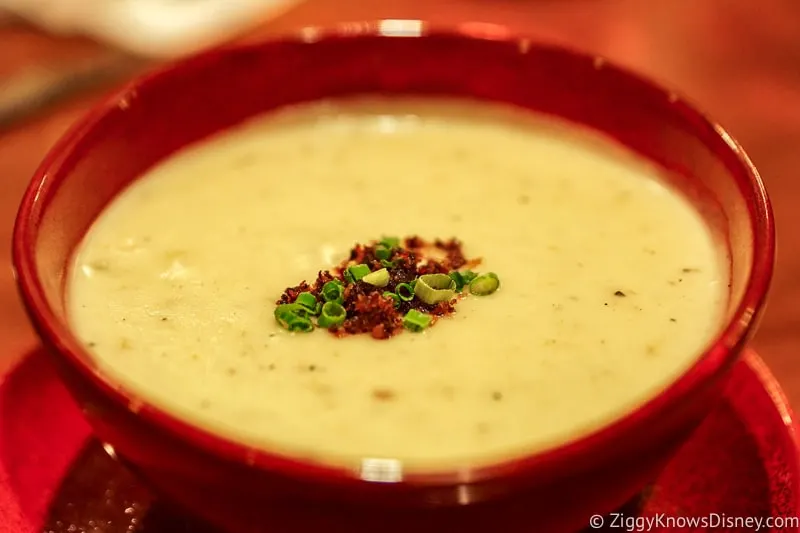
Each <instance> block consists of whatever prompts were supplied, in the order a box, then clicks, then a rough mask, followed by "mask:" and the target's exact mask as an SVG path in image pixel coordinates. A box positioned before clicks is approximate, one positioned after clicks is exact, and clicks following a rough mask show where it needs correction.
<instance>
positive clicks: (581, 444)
mask: <svg viewBox="0 0 800 533" xmlns="http://www.w3.org/2000/svg"><path fill="white" fill-rule="evenodd" d="M364 37H369V38H386V39H395V38H409V37H412V38H423V39H424V38H427V37H445V38H451V39H456V40H459V39H464V40H468V41H474V40H479V41H503V42H506V43H509V44H513V45H515V46H517V47H518V48H519V49H520V53H526V52H527V50H529V49H530V48H531V47H535V48H538V49H544V50H549V51H554V52H558V53H559V54H561V55H562V56H563V57H564V58H565V59H568V60H570V61H576V60H583V61H594V63H595V65H596V66H597V65H602V68H608V69H613V70H615V71H617V73H618V74H620V75H622V76H624V77H626V78H628V79H629V80H630V81H634V82H637V83H638V84H639V85H641V86H643V88H645V89H647V90H649V91H651V92H653V91H655V94H662V95H663V96H664V98H668V99H669V101H670V103H671V104H672V105H674V106H675V112H676V113H683V114H684V115H687V116H689V117H691V118H692V119H694V120H695V121H697V124H699V126H698V127H703V128H706V129H708V130H709V131H713V132H714V134H715V135H716V137H717V138H718V139H720V140H722V141H723V143H724V145H725V146H726V147H727V148H726V149H727V150H728V152H729V154H728V155H729V156H733V157H732V161H735V162H736V164H738V166H739V169H738V170H739V172H740V174H741V176H743V177H745V178H746V183H741V184H740V185H747V186H749V188H750V190H749V191H747V192H748V193H749V196H750V198H751V199H752V202H751V201H750V200H747V202H746V203H747V205H748V212H749V220H750V224H751V227H752V231H753V247H754V253H753V257H752V260H751V264H750V273H749V276H748V278H747V281H746V284H745V289H744V291H743V293H742V296H741V300H740V302H739V304H738V306H737V307H736V309H735V311H734V312H733V314H732V315H731V317H730V318H729V319H728V321H727V322H726V324H727V325H726V326H725V328H724V329H723V330H722V331H721V332H720V333H719V334H718V335H717V336H716V337H715V338H714V339H713V341H711V342H710V343H709V344H708V347H707V349H706V350H705V351H704V352H702V353H699V354H698V356H697V357H696V358H695V360H694V363H692V365H691V366H690V367H689V368H688V369H686V370H685V371H684V372H683V373H682V374H681V375H680V376H679V377H678V378H676V379H674V380H673V381H671V382H670V383H669V384H668V385H667V386H666V387H665V388H664V389H662V390H661V392H659V393H657V394H656V395H654V396H653V397H651V398H650V399H649V400H648V401H646V402H644V403H641V404H638V405H637V406H636V407H635V408H634V409H633V410H630V411H627V412H624V413H623V414H621V415H620V416H618V417H616V418H614V419H612V420H611V421H610V422H608V423H606V424H604V425H602V426H601V427H599V428H597V429H595V430H593V431H591V432H589V433H588V434H584V435H583V436H580V437H578V438H575V439H571V440H568V441H566V442H562V443H560V444H555V445H553V446H550V447H547V448H544V449H541V450H539V451H534V452H532V453H530V454H527V455H521V456H519V457H515V458H512V459H507V460H501V461H498V462H496V463H489V464H485V465H482V466H477V467H463V468H446V469H442V470H424V471H415V470H411V471H407V472H403V473H402V474H401V475H400V477H399V478H397V479H393V480H391V481H392V482H393V483H392V484H394V485H406V486H436V485H450V484H453V483H473V482H481V481H487V480H491V479H497V478H506V477H518V476H524V475H530V473H531V472H533V471H537V472H540V473H541V472H545V471H547V470H548V468H549V467H552V466H553V465H560V467H561V468H562V470H563V468H564V467H565V465H566V466H567V467H568V466H569V465H570V464H572V463H574V462H575V459H576V458H577V457H579V456H581V455H582V454H585V453H586V452H587V451H589V450H600V449H606V450H610V449H613V448H614V443H615V442H616V441H617V440H618V438H619V436H620V435H623V434H626V433H628V434H630V433H631V432H633V431H634V430H636V429H641V428H642V427H643V426H644V425H645V423H646V421H647V420H648V419H652V418H653V417H655V416H658V415H659V414H661V413H665V412H669V411H671V410H673V409H675V408H676V407H678V406H679V405H680V404H681V403H682V401H684V400H685V399H686V397H687V396H690V393H692V392H696V391H698V390H700V389H701V388H703V387H704V386H705V385H706V384H708V383H709V382H711V381H713V380H714V379H715V378H717V377H719V376H721V375H722V374H723V373H724V372H725V371H726V370H727V369H728V368H729V367H730V366H731V365H732V364H733V363H734V362H735V361H736V360H737V359H738V357H739V354H740V352H741V349H742V348H743V346H744V345H745V343H746V342H747V340H748V339H749V336H750V335H751V334H752V331H753V329H754V327H755V326H756V324H757V322H758V319H759V318H760V312H761V310H762V309H763V307H764V303H765V299H766V295H767V292H768V289H769V286H770V284H771V280H772V275H773V268H774V259H775V229H774V221H773V213H772V207H771V204H770V201H769V198H768V196H767V193H766V190H765V187H764V184H763V182H762V180H761V178H760V176H759V173H758V171H757V170H756V168H755V167H754V165H753V164H752V162H751V160H750V158H749V157H748V156H747V154H746V153H745V151H744V150H743V148H742V147H741V146H740V145H739V143H738V142H737V141H736V140H734V138H733V137H732V136H731V135H730V134H729V133H728V132H727V131H726V130H725V129H724V128H723V127H722V126H720V125H719V124H718V123H716V122H715V121H713V120H712V119H710V118H709V117H708V116H706V115H705V114H704V113H702V112H700V111H698V110H697V109H696V108H695V107H694V106H693V105H692V104H691V103H688V101H687V99H685V98H683V97H677V96H676V93H675V92H674V91H667V90H666V89H664V88H662V86H661V85H660V84H657V83H655V82H653V81H651V80H649V79H647V78H645V77H643V76H642V75H640V74H637V73H635V72H632V71H630V70H628V69H626V68H624V67H620V66H617V65H615V64H612V63H608V62H607V61H606V59H605V58H603V57H601V56H598V55H593V54H589V53H585V52H581V51H576V50H573V49H570V48H569V47H565V46H563V45H561V44H558V45H556V44H550V43H546V42H539V41H535V40H532V39H529V38H526V37H524V36H521V35H520V34H518V33H514V32H511V31H510V30H509V29H507V28H506V27H505V26H500V25H495V24H488V23H474V22H467V23H462V24H455V25H450V26H445V27H441V25H436V24H429V23H427V22H425V21H422V20H415V19H381V20H376V21H366V22H355V23H343V24H337V25H333V26H328V27H323V26H307V27H304V28H301V29H299V30H297V31H295V32H291V33H289V34H287V35H282V36H279V37H272V38H268V39H263V40H258V41H254V42H245V43H235V44H226V45H223V46H220V47H217V48H214V49H211V50H207V51H204V52H201V53H199V54H194V55H192V56H189V57H188V58H184V59H182V60H179V61H177V62H172V63H169V64H166V65H164V66H162V67H159V68H157V69H155V70H152V71H150V72H148V73H146V74H145V75H143V76H139V77H137V78H136V79H134V80H133V81H131V82H130V83H128V84H126V85H125V86H124V87H123V88H121V89H120V90H118V91H116V92H114V93H113V94H111V95H110V96H108V97H107V98H105V99H103V100H102V101H101V102H100V103H95V104H94V105H92V107H91V108H90V110H89V111H88V112H87V113H86V114H85V115H84V116H83V117H82V118H81V119H80V120H78V121H77V122H76V123H75V124H74V125H73V126H72V127H71V128H70V129H69V130H68V131H67V132H66V133H65V134H64V135H62V137H61V138H60V139H59V141H58V142H57V143H56V144H55V145H54V146H53V147H52V148H51V149H50V151H49V152H48V154H47V155H46V157H45V158H44V160H43V162H42V163H41V165H40V166H39V167H38V169H37V170H36V171H35V173H34V175H33V177H32V180H31V182H30V184H29V186H28V187H27V189H26V191H25V193H24V196H23V199H22V202H21V204H20V208H19V211H18V214H17V218H16V221H15V226H14V232H13V237H12V266H13V270H14V276H15V279H16V281H17V286H18V290H19V293H20V295H21V298H22V302H23V304H24V306H25V308H26V310H27V312H28V314H29V317H30V319H31V321H32V322H33V324H34V325H35V327H36V329H37V332H38V333H39V335H40V336H42V338H43V339H44V340H46V342H48V343H49V344H50V345H51V346H52V347H53V348H54V349H55V351H56V352H57V355H58V356H59V357H60V358H62V359H65V360H66V361H67V362H68V363H69V364H70V365H71V366H72V367H73V368H75V369H77V370H78V371H79V372H80V374H81V375H82V376H83V377H85V378H87V379H88V380H89V381H90V383H91V384H92V385H93V386H95V387H97V388H99V389H100V390H101V391H102V392H103V394H104V395H105V396H106V397H109V398H110V399H112V400H113V401H114V402H116V403H117V404H119V405H121V406H124V407H126V408H127V409H128V410H130V411H131V412H133V413H134V414H135V415H136V416H138V417H141V418H143V419H144V420H145V421H146V422H148V423H150V424H152V425H154V426H155V427H157V428H159V429H160V430H161V431H165V432H166V434H168V435H170V436H172V437H175V438H177V439H178V440H180V441H183V442H185V443H187V444H189V445H191V446H193V447H195V448H199V449H200V450H202V451H204V452H206V453H208V454H211V455H212V456H215V457H217V458H220V459H223V460H226V461H229V462H232V463H234V464H238V465H240V466H245V467H248V468H256V469H259V470H264V471H268V472H273V473H279V474H285V475H288V476H289V477H294V478H298V477H300V478H303V479H306V480H312V481H318V482H322V483H325V484H352V483H366V482H369V481H370V480H369V479H367V478H365V477H364V476H363V475H362V472H361V471H360V468H359V467H363V465H353V467H352V468H347V467H344V466H339V465H333V464H328V463H322V462H315V461H313V460H310V459H304V458H302V457H300V456H292V455H289V454H285V453H283V452H277V451H270V450H269V449H267V448H260V447H253V446H249V445H247V444H245V443H243V442H241V441H238V440H235V439H234V438H232V437H228V436H225V435H224V434H222V433H218V432H214V431H212V430H210V429H204V428H201V427H200V426H197V425H194V424H192V423H191V422H189V421H188V420H187V419H184V418H181V417H180V416H179V415H177V414H171V413H170V412H169V411H168V410H167V409H166V408H161V407H158V406H157V405H155V404H151V403H149V402H147V401H145V400H144V399H143V398H141V397H139V396H138V395H137V394H136V393H134V392H133V391H130V390H126V389H125V388H124V387H123V386H121V385H120V384H119V383H116V382H115V381H114V379H113V377H110V376H108V375H106V374H104V373H103V372H102V371H101V370H100V369H99V368H98V367H97V366H95V365H94V364H92V362H91V356H90V354H89V353H88V352H87V351H86V350H85V349H84V348H83V346H82V345H81V343H80V342H79V341H78V340H77V338H76V337H75V336H74V335H73V334H72V333H71V332H70V328H69V327H68V325H67V323H66V321H61V320H60V319H59V318H58V317H57V316H56V313H55V311H54V310H53V309H52V308H51V307H50V306H49V305H48V303H47V299H46V297H45V291H44V288H43V285H42V283H41V280H40V279H39V277H38V275H37V273H36V253H35V248H36V244H35V243H36V239H37V236H38V230H39V227H40V221H41V219H42V216H43V214H44V213H45V212H46V208H47V199H48V198H49V195H50V194H51V193H52V192H53V191H55V190H57V189H58V186H59V184H60V183H61V182H62V181H63V180H64V179H68V176H69V174H68V173H65V172H63V171H62V170H61V167H62V165H63V164H64V162H65V161H66V159H67V158H68V156H69V155H70V154H71V153H72V151H73V150H74V149H75V148H76V147H77V146H79V145H80V144H81V142H82V141H83V140H84V139H85V138H86V137H87V136H88V134H89V133H90V132H91V131H92V130H93V129H94V128H95V126H96V125H97V124H98V123H99V122H100V121H101V120H102V119H103V118H104V117H105V116H106V115H108V114H109V113H112V112H114V111H116V110H118V109H119V108H120V107H121V106H123V105H131V102H135V94H136V92H137V90H138V89H139V88H140V87H142V86H147V85H150V84H152V83H153V82H155V81H158V80H162V79H165V78H170V77H175V76H181V75H182V74H183V73H184V72H185V71H187V70H189V69H192V68H196V67H201V68H202V67H203V66H204V65H207V64H208V63H213V62H214V60H217V59H226V58H227V59H230V58H231V57H235V56H236V55H237V54H241V53H246V52H248V51H251V52H252V51H261V52H262V53H263V52H265V51H266V50H268V49H269V48H270V47H271V46H274V45H275V44H280V43H287V42H288V43H296V44H299V43H306V44H309V43H312V44H313V43H316V44H320V43H321V44H322V45H324V43H325V42H330V41H338V40H342V39H359V38H364ZM742 194H743V195H744V194H745V193H742ZM365 459H366V458H365ZM389 460H391V459H389ZM384 481H385V480H384Z"/></svg>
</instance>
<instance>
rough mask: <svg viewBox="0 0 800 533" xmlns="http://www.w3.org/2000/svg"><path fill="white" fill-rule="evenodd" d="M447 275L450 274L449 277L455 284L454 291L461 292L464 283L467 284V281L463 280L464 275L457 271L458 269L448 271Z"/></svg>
mask: <svg viewBox="0 0 800 533" xmlns="http://www.w3.org/2000/svg"><path fill="white" fill-rule="evenodd" d="M448 276H450V279H452V280H453V282H454V283H455V284H456V286H455V289H456V291H458V292H461V290H462V289H463V288H464V285H466V284H467V282H466V281H464V276H463V275H462V274H461V272H459V271H458V270H454V271H452V272H450V274H448Z"/></svg>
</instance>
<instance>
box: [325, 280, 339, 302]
mask: <svg viewBox="0 0 800 533" xmlns="http://www.w3.org/2000/svg"><path fill="white" fill-rule="evenodd" d="M343 293H344V287H343V286H342V283H341V282H340V281H338V280H333V281H329V282H327V283H326V284H325V285H323V286H322V292H321V294H322V299H323V300H325V301H326V302H340V301H341V300H342V295H343Z"/></svg>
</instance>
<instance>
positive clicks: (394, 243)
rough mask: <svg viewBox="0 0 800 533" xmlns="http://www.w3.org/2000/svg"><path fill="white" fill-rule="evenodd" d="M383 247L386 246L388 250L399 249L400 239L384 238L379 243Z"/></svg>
mask: <svg viewBox="0 0 800 533" xmlns="http://www.w3.org/2000/svg"><path fill="white" fill-rule="evenodd" d="M378 244H380V245H381V246H385V247H386V248H390V249H391V248H397V247H398V246H400V239H398V238H397V237H384V238H382V239H381V240H380V242H379V243H378Z"/></svg>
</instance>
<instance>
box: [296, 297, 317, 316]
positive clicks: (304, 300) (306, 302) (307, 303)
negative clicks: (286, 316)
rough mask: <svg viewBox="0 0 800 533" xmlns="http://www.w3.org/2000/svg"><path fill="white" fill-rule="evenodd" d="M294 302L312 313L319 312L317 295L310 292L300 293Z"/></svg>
mask: <svg viewBox="0 0 800 533" xmlns="http://www.w3.org/2000/svg"><path fill="white" fill-rule="evenodd" d="M294 303H296V304H297V305H301V306H303V307H305V308H306V309H308V312H309V313H311V314H312V315H316V314H317V297H316V296H314V295H313V294H311V293H310V292H301V293H300V294H298V295H297V299H295V301H294Z"/></svg>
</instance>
